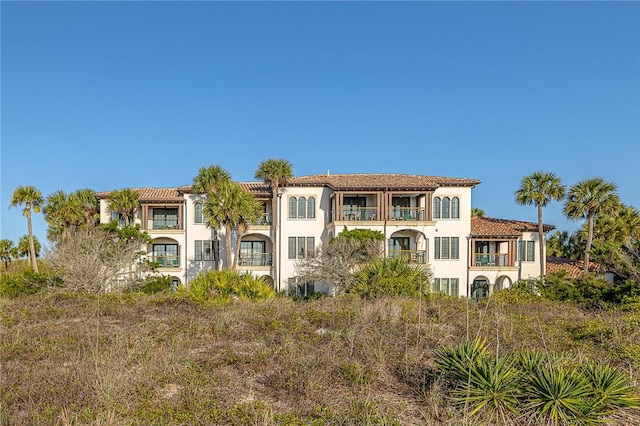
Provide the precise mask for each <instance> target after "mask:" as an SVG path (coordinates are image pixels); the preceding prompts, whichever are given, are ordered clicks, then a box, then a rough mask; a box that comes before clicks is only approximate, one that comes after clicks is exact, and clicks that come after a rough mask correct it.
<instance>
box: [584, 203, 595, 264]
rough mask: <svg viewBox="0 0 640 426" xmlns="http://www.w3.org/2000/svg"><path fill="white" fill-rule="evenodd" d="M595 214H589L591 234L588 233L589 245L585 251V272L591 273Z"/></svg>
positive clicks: (588, 223)
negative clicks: (590, 253)
mask: <svg viewBox="0 0 640 426" xmlns="http://www.w3.org/2000/svg"><path fill="white" fill-rule="evenodd" d="M593 216H594V215H593V214H592V213H588V214H587V227H588V230H589V232H588V233H587V245H586V247H585V249H584V272H589V252H590V251H591V243H592V241H593V222H594V220H593Z"/></svg>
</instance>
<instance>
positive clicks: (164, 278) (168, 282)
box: [138, 275, 173, 294]
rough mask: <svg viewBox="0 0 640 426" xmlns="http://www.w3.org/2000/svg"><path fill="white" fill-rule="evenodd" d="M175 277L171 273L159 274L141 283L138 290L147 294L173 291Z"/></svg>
mask: <svg viewBox="0 0 640 426" xmlns="http://www.w3.org/2000/svg"><path fill="white" fill-rule="evenodd" d="M172 284H173V278H172V277H171V276H169V275H159V276H153V277H149V278H147V279H146V280H145V281H143V282H142V283H141V284H140V287H139V288H138V291H140V292H142V293H145V294H156V293H167V292H169V291H171V286H172Z"/></svg>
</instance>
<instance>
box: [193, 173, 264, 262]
mask: <svg viewBox="0 0 640 426" xmlns="http://www.w3.org/2000/svg"><path fill="white" fill-rule="evenodd" d="M261 207H262V206H261V205H260V203H259V202H258V201H257V200H256V199H255V197H253V196H252V195H251V194H249V193H248V192H247V191H245V190H244V189H243V188H242V187H240V185H238V184H237V183H235V182H231V181H229V182H225V183H221V184H219V185H218V187H217V189H216V190H215V191H213V192H211V193H209V197H208V198H207V201H206V202H205V203H204V205H203V207H202V213H203V214H204V216H205V218H206V221H207V223H208V224H209V225H210V226H213V227H218V226H224V228H225V247H226V254H227V261H226V266H227V268H228V269H231V268H233V269H235V268H236V266H237V256H236V259H235V260H233V259H232V257H233V245H232V239H231V234H232V231H233V228H236V227H237V228H239V229H238V232H237V235H236V240H235V243H236V246H239V241H240V238H241V234H242V232H243V229H246V224H247V223H248V222H251V221H255V220H257V219H258V217H259V216H260V214H261V213H262V209H261Z"/></svg>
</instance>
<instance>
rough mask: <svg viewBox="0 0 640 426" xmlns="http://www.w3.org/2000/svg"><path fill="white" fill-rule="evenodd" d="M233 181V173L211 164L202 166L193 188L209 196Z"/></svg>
mask: <svg viewBox="0 0 640 426" xmlns="http://www.w3.org/2000/svg"><path fill="white" fill-rule="evenodd" d="M228 182H231V175H230V174H229V172H228V171H226V170H225V169H223V168H222V167H220V166H218V165H211V166H207V167H204V166H203V167H200V169H199V170H198V174H197V175H196V176H195V177H194V178H193V184H192V186H191V190H192V191H193V192H194V193H196V194H207V197H209V195H210V194H211V193H212V192H214V191H215V190H216V188H217V187H218V186H220V185H222V184H225V183H228ZM212 228H213V241H214V243H213V244H214V247H213V249H214V257H213V258H214V262H215V269H216V270H217V269H218V262H219V259H218V257H219V255H218V253H219V252H218V245H219V241H218V229H217V227H215V226H214V227H212Z"/></svg>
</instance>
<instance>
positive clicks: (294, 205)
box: [289, 197, 298, 219]
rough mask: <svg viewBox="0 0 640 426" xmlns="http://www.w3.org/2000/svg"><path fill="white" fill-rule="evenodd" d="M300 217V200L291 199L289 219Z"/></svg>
mask: <svg viewBox="0 0 640 426" xmlns="http://www.w3.org/2000/svg"><path fill="white" fill-rule="evenodd" d="M297 217H298V199H297V198H296V197H291V198H289V219H296V218H297Z"/></svg>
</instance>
